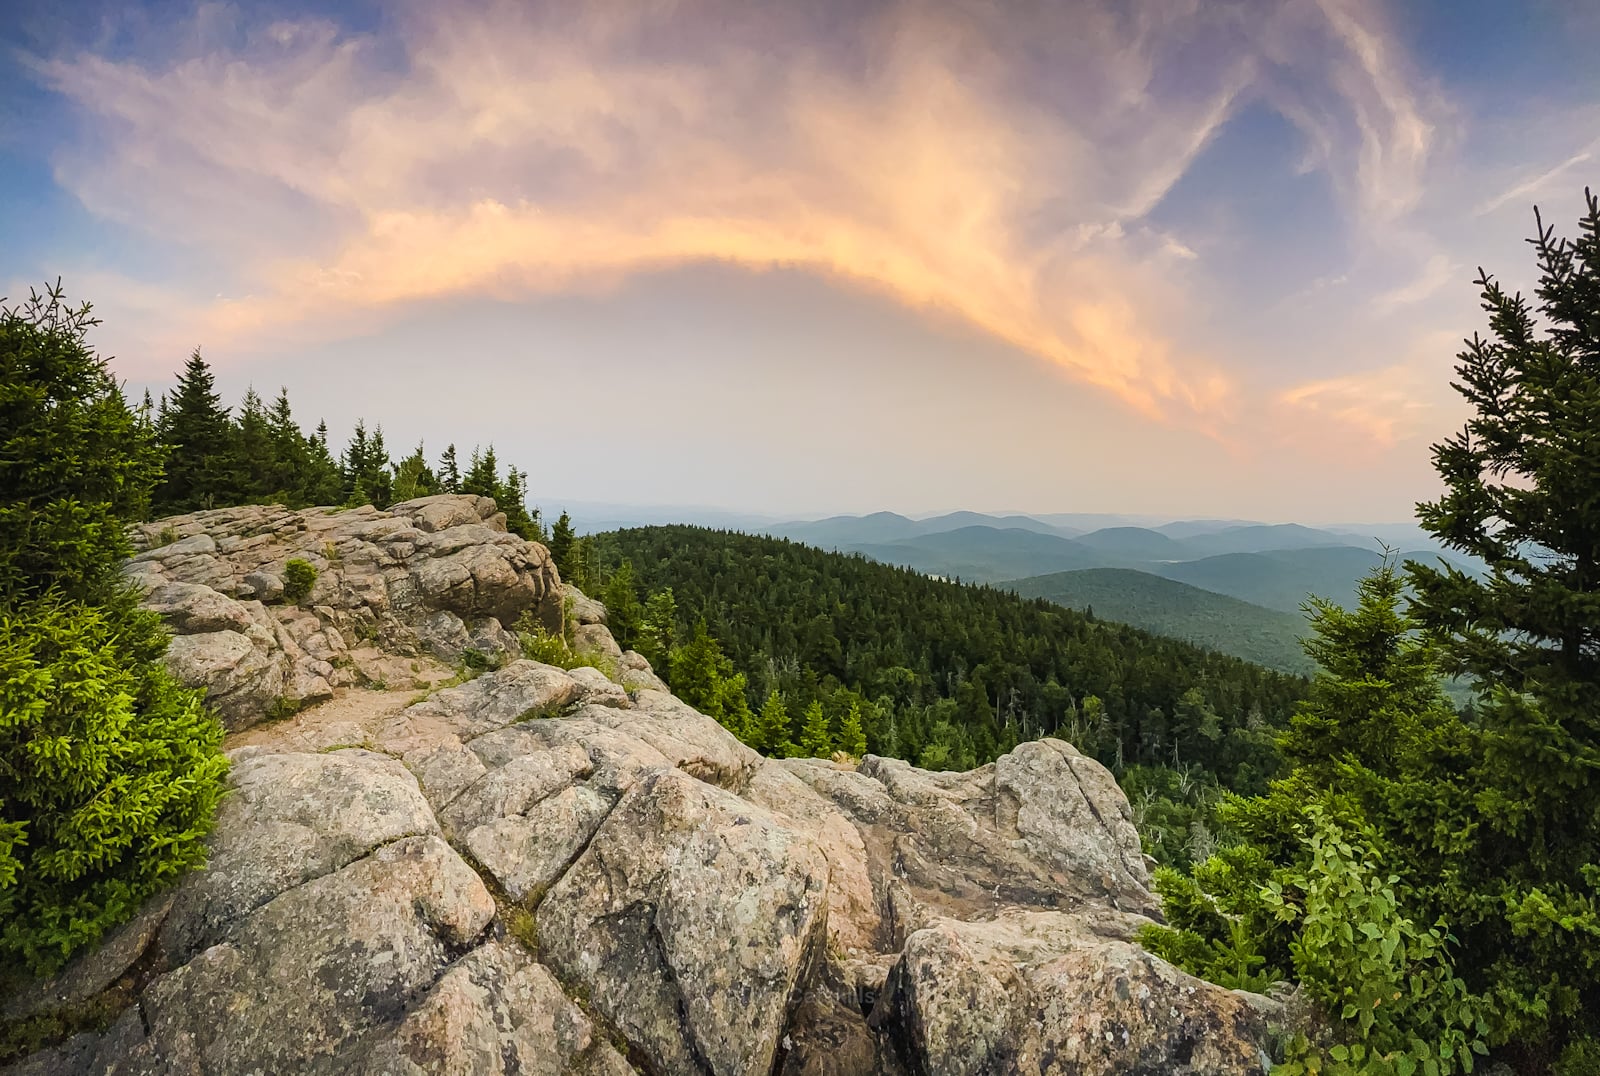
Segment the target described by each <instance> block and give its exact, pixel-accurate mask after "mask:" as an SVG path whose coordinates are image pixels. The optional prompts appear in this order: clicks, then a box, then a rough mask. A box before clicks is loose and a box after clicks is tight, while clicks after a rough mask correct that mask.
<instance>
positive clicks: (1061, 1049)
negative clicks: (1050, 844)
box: [872, 912, 1270, 1076]
mask: <svg viewBox="0 0 1600 1076" xmlns="http://www.w3.org/2000/svg"><path fill="white" fill-rule="evenodd" d="M1137 921H1138V920H1136V919H1124V920H1122V921H1118V920H1117V919H1115V918H1110V917H1107V918H1102V919H1100V920H1099V921H1098V922H1097V921H1095V920H1091V919H1085V918H1083V917H1078V916H1069V915H1062V914H1059V913H1051V912H1031V913H1019V914H1015V915H1008V916H1007V917H1005V918H1002V919H997V920H992V921H987V922H959V921H955V920H939V921H937V922H935V923H933V924H932V925H930V926H928V927H926V928H924V929H922V930H919V931H917V932H915V933H914V934H912V935H911V936H910V937H909V938H907V939H906V944H905V949H904V952H903V953H902V955H901V958H900V962H899V963H898V964H897V965H896V966H895V968H894V970H893V971H892V972H891V973H890V976H889V981H888V983H887V984H886V986H885V990H884V994H883V996H882V998H880V1000H879V1002H878V1005H877V1008H876V1009H875V1010H874V1011H873V1014H872V1024H873V1025H874V1026H876V1027H878V1028H880V1029H882V1030H884V1031H886V1032H887V1033H889V1034H890V1035H892V1036H894V1037H896V1038H897V1039H899V1040H900V1041H901V1042H902V1043H903V1044H904V1046H905V1048H906V1049H907V1050H908V1052H909V1053H910V1054H911V1056H913V1057H915V1058H916V1059H917V1062H918V1063H917V1066H916V1067H917V1069H918V1070H919V1071H922V1072H927V1073H939V1074H941V1076H945V1074H948V1076H968V1074H971V1076H977V1074H980V1073H982V1074H985V1076H989V1074H993V1076H1012V1074H1015V1076H1021V1074H1023V1073H1028V1074H1030V1076H1032V1074H1034V1073H1039V1074H1041V1076H1067V1074H1071V1076H1167V1074H1172V1076H1249V1074H1255V1073H1265V1072H1266V1071H1267V1069H1268V1067H1269V1066H1270V1059H1269V1058H1268V1057H1267V1056H1266V1055H1265V1054H1263V1052H1262V1050H1261V1047H1260V1043H1261V1042H1262V1041H1263V1039H1264V1038H1265V1033H1266V1027H1265V1022H1264V1021H1263V1020H1262V1018H1261V1017H1260V1015H1259V1014H1258V1013H1257V1012H1256V1011H1255V1010H1254V1009H1253V1008H1252V1007H1251V1006H1250V1005H1248V1004H1246V1003H1245V1002H1244V1001H1242V1000H1241V999H1240V998H1239V997H1237V996H1236V995H1235V994H1234V992H1232V991H1229V990H1224V989H1223V988H1222V987H1219V986H1214V985H1212V984H1210V983H1207V982H1204V981H1202V980H1199V979H1196V978H1194V977H1193V976H1190V975H1185V974H1184V973H1183V972H1180V971H1178V970H1177V969H1176V968H1174V967H1172V966H1171V965H1170V964H1167V963H1166V962H1164V961H1162V960H1159V959H1157V958H1156V957H1153V956H1151V955H1150V954H1149V953H1147V952H1145V951H1144V950H1143V949H1140V948H1139V947H1138V946H1136V945H1133V944H1131V943H1130V942H1128V941H1126V940H1123V938H1122V937H1116V936H1114V935H1116V934H1119V933H1120V934H1121V935H1123V937H1125V936H1126V934H1127V932H1128V930H1129V929H1130V928H1131V926H1132V925H1133V923H1136V922H1137ZM1096 927H1098V928H1099V930H1100V931H1103V932H1104V933H1101V932H1097V930H1096V929H1095V928H1096ZM1107 934H1110V935H1113V936H1107Z"/></svg>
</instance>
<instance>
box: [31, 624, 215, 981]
mask: <svg viewBox="0 0 1600 1076" xmlns="http://www.w3.org/2000/svg"><path fill="white" fill-rule="evenodd" d="M165 646H166V634H165V631H164V630H163V628H162V627H161V624H160V621H159V620H158V619H157V618H155V617H154V616H153V615H151V614H149V613H145V612H142V611H140V610H138V609H136V608H134V607H133V603H132V601H131V600H126V599H125V600H123V601H120V602H117V603H114V604H112V605H110V606H108V607H96V606H92V605H87V604H84V603H80V602H70V601H66V600H63V599H56V598H51V599H45V600H42V601H39V602H36V603H32V604H30V605H29V606H27V607H25V608H23V609H21V610H19V611H16V612H9V613H4V614H0V759H4V760H5V768H6V780H5V782H4V786H3V787H4V793H3V799H0V923H3V924H4V926H3V927H0V958H3V959H5V960H7V961H8V962H10V961H20V962H21V963H22V964H24V965H26V966H27V967H28V969H29V970H31V971H32V972H34V973H36V974H46V973H49V972H52V971H54V970H55V969H56V968H57V967H59V966H60V965H61V964H62V963H64V962H65V961H66V959H67V958H68V957H69V956H71V955H72V953H73V952H74V951H76V950H77V949H79V948H80V947H82V946H84V945H86V944H90V943H93V942H95V941H97V940H98V939H99V938H100V936H101V935H102V934H103V933H104V932H105V931H106V930H108V929H110V928H111V927H113V926H116V925H117V924H118V923H120V922H122V921H123V920H125V919H127V918H128V917H129V916H131V915H132V914H133V913H134V912H135V911H136V910H137V909H138V907H139V905H140V903H141V902H142V901H144V900H145V899H146V898H147V897H149V896H151V895H152V894H154V893H156V892H157V891H159V890H160V889H162V888H164V887H165V886H167V885H169V884H170V883H171V882H172V881H174V880H175V879H176V878H177V877H179V876H180V875H181V874H182V873H183V872H185V871H187V870H188V869H190V868H191V867H196V866H199V865H200V864H202V863H203V862H204V860H205V848H204V845H203V843H202V841H203V838H204V837H205V834H206V832H207V831H208V830H209V828H210V824H211V816H212V812H213V811H214V809H215V807H216V803H217V799H218V797H219V796H220V795H221V793H222V781H223V777H224V775H225V774H226V772H227V760H226V759H225V758H223V756H222V755H220V754H219V753H218V751H217V747H218V744H219V743H220V741H221V739H222V729H221V726H219V725H218V724H217V722H216V721H215V720H214V719H213V718H212V717H210V716H209V715H208V714H207V713H206V711H205V710H204V709H203V708H202V706H201V704H200V696H199V695H198V694H197V693H195V692H193V691H188V690H185V689H184V688H181V687H180V686H178V684H177V683H176V682H175V681H173V680H172V678H171V677H170V676H169V675H168V674H167V673H166V671H165V670H164V669H162V667H161V666H160V664H159V663H158V662H157V661H156V660H155V659H156V658H157V657H159V656H160V654H161V651H162V650H163V649H164V648H165Z"/></svg>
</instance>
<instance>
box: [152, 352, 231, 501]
mask: <svg viewBox="0 0 1600 1076" xmlns="http://www.w3.org/2000/svg"><path fill="white" fill-rule="evenodd" d="M161 441H162V443H163V444H164V445H165V446H166V448H167V461H166V474H165V476H164V477H163V478H162V481H161V484H160V485H159V486H157V487H156V491H155V497H154V500H155V508H156V511H157V513H158V514H168V513H174V512H192V511H195V510H196V509H200V508H210V507H213V506H215V505H222V504H230V503H233V499H234V496H235V489H234V483H235V482H236V481H237V465H236V462H235V459H234V453H233V448H234V443H233V442H234V438H233V425H232V423H231V422H230V421H229V419H228V411H227V409H226V408H224V407H223V406H222V398H221V397H220V396H218V395H217V391H216V378H215V377H214V376H212V373H211V367H210V366H209V365H208V364H207V363H206V360H205V359H203V358H201V356H200V349H199V348H195V350H194V354H192V355H190V356H189V361H188V363H186V364H185V365H184V368H183V373H181V374H179V375H178V386H177V388H176V389H175V390H174V391H173V393H172V396H171V399H170V402H169V403H168V404H167V408H166V411H165V412H164V414H163V420H162V422H161Z"/></svg>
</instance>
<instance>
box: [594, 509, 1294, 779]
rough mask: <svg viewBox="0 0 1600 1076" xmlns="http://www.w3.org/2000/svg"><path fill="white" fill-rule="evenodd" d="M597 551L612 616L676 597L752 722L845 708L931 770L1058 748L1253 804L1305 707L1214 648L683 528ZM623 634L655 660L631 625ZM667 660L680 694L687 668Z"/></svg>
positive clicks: (803, 550) (892, 749) (647, 532)
mask: <svg viewBox="0 0 1600 1076" xmlns="http://www.w3.org/2000/svg"><path fill="white" fill-rule="evenodd" d="M593 541H594V546H595V559H596V562H597V564H598V565H599V568H600V571H601V572H602V573H604V574H607V575H608V577H609V578H610V580H611V582H610V583H608V585H607V587H606V588H605V589H604V591H603V593H604V594H605V595H606V596H607V597H610V598H611V599H612V601H611V603H610V604H611V605H612V606H618V605H623V606H626V604H627V603H628V597H627V596H626V595H624V594H622V593H620V592H619V587H618V586H617V584H616V580H617V578H618V575H619V572H620V574H621V577H622V578H623V579H627V580H629V581H630V582H631V583H632V585H633V586H634V587H635V588H636V589H637V590H638V591H642V592H648V593H655V594H660V593H664V592H667V591H670V593H671V596H672V600H673V603H674V605H675V607H676V614H677V630H678V631H679V632H689V633H690V634H691V635H692V634H693V632H694V631H695V630H698V627H697V626H699V625H703V627H704V630H705V631H706V632H707V633H708V634H709V635H710V637H712V638H714V639H715V640H716V641H717V642H718V643H719V644H720V645H721V648H722V649H723V651H724V652H725V653H726V655H727V657H728V658H729V659H730V660H731V662H732V667H733V668H734V670H736V672H737V674H740V675H742V676H743V677H744V678H745V685H744V690H745V694H746V698H747V700H748V702H749V704H750V706H751V707H752V708H758V707H760V706H761V705H763V703H764V701H765V700H767V699H768V698H770V697H771V696H772V695H773V694H774V693H776V694H777V696H778V697H779V699H781V701H782V703H783V704H784V705H785V706H786V707H787V708H788V709H789V710H790V711H791V712H792V713H793V714H794V715H795V716H796V719H797V720H799V715H802V714H803V713H804V712H805V711H806V710H808V709H810V708H811V706H812V705H813V704H814V703H820V704H821V705H822V708H823V712H824V714H825V715H826V716H827V718H828V719H829V721H830V723H831V725H832V726H833V727H835V728H837V727H838V725H839V724H840V722H842V721H843V720H844V719H845V717H846V715H847V714H849V712H850V711H851V709H852V708H855V709H856V710H857V711H858V712H859V714H860V715H861V719H862V726H863V729H864V731H865V735H866V743H867V748H868V749H869V750H871V751H873V752H874V753H879V754H886V755H893V756H896V757H901V758H908V759H911V760H913V761H916V762H918V763H919V764H921V765H924V766H928V767H930V768H935V769H944V768H967V767H970V766H973V765H977V764H980V763H983V762H988V761H990V760H992V759H993V758H995V757H996V756H997V755H999V754H1001V753H1003V752H1005V751H1007V750H1009V749H1010V748H1011V747H1012V746H1014V745H1015V744H1016V743H1018V742H1019V741H1021V740H1026V739H1031V738H1036V737H1039V736H1045V735H1062V736H1065V737H1067V738H1069V739H1071V740H1072V741H1073V742H1074V743H1076V744H1078V745H1079V746H1080V747H1081V748H1082V749H1083V750H1085V751H1088V752H1091V753H1093V754H1095V755H1096V756H1098V757H1099V758H1101V759H1102V760H1103V761H1105V762H1106V763H1107V764H1108V765H1111V766H1113V767H1114V768H1115V769H1117V770H1118V771H1121V770H1123V769H1125V768H1127V767H1129V766H1133V765H1138V764H1146V765H1168V766H1173V767H1176V768H1184V767H1195V768H1198V769H1200V770H1204V771H1207V772H1210V773H1214V774H1218V775H1220V776H1221V778H1222V780H1223V781H1224V783H1226V784H1227V785H1229V786H1230V787H1235V788H1239V789H1242V790H1246V791H1249V790H1256V789H1259V788H1261V787H1264V782H1265V779H1266V778H1267V777H1268V776H1270V774H1271V773H1272V772H1273V770H1274V768H1275V765H1276V762H1275V759H1276V753H1275V748H1274V747H1273V744H1272V739H1273V737H1272V730H1273V729H1274V728H1277V727H1282V726H1283V725H1284V724H1285V723H1286V722H1287V719H1288V716H1289V713H1290V711H1291V709H1292V708H1293V706H1294V704H1295V702H1296V701H1297V700H1298V699H1299V698H1300V697H1301V696H1302V695H1303V694H1304V693H1305V688H1306V682H1305V681H1304V680H1303V679H1300V678H1296V677H1290V676H1285V675H1281V674H1278V673H1273V672H1269V671H1268V670H1265V669H1263V668H1261V667H1259V666H1256V665H1251V664H1249V663H1247V662H1244V661H1240V660H1238V659H1236V658H1230V657H1227V656H1225V655H1222V654H1219V653H1216V652H1214V651H1210V650H1204V649H1201V648H1199V647H1196V646H1193V645H1190V644H1187V643H1183V642H1179V641H1176V640H1172V639H1165V638H1160V637H1157V636H1153V635H1150V634H1148V633H1146V632H1143V631H1139V630H1137V629H1135V628H1130V627H1126V626H1124V625H1121V624H1112V623H1106V622H1102V621H1097V620H1095V619H1094V618H1093V616H1092V615H1086V614H1083V613H1078V612H1075V611H1073V610H1070V609H1065V608H1063V607H1061V606H1058V605H1054V604H1052V603H1050V602H1047V601H1045V600H1043V599H1026V598H1020V597H1017V596H1016V595H1014V594H1011V593H1009V592H1007V591H1003V590H997V589H994V588H990V587H986V586H973V585H965V584H960V583H952V582H946V581H943V580H938V579H932V578H929V577H928V576H925V575H922V574H921V573H918V572H915V571H912V570H910V569H906V568H898V567H893V566H890V565H885V564H879V563H877V562H875V561H871V560H868V559H866V558H865V557H863V556H861V555H859V554H842V553H831V552H824V551H822V550H819V549H814V548H811V547H809V546H804V545H800V544H797V543H794V542H790V541H788V540H785V539H777V538H766V537H757V536H751V535H745V534H736V533H730V532H727V531H713V530H707V529H703V528H698V527H686V526H675V527H646V528H639V529H633V530H623V531H614V532H610V533H606V534H602V535H597V536H595V538H594V539H593ZM658 600H659V599H658ZM616 629H617V630H618V631H620V633H621V635H622V639H621V641H622V642H623V645H639V646H642V647H643V648H644V651H645V653H646V656H647V657H648V656H650V653H649V651H650V650H651V649H652V648H656V649H657V650H658V653H659V649H660V644H659V643H658V642H657V641H656V640H655V639H653V638H651V637H650V636H649V635H648V634H647V633H644V632H642V631H641V630H640V628H639V627H638V626H636V624H635V623H634V622H633V618H632V617H630V616H627V615H623V616H622V617H620V618H617V622H616ZM679 649H682V648H681V647H679ZM668 659H669V660H668V671H669V673H670V675H671V676H672V677H673V678H674V679H673V681H672V682H673V685H674V687H675V688H677V687H678V679H680V678H683V677H684V675H685V674H686V673H687V670H686V669H685V668H683V667H682V663H683V660H684V657H683V655H678V656H677V657H673V656H672V655H671V654H670V653H669V654H668ZM691 690H692V689H691ZM758 745H759V746H761V747H763V748H765V749H768V750H774V749H777V748H778V747H779V746H781V745H780V744H777V743H759V744H758ZM838 746H840V747H843V746H844V745H843V744H839V745H838Z"/></svg>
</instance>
